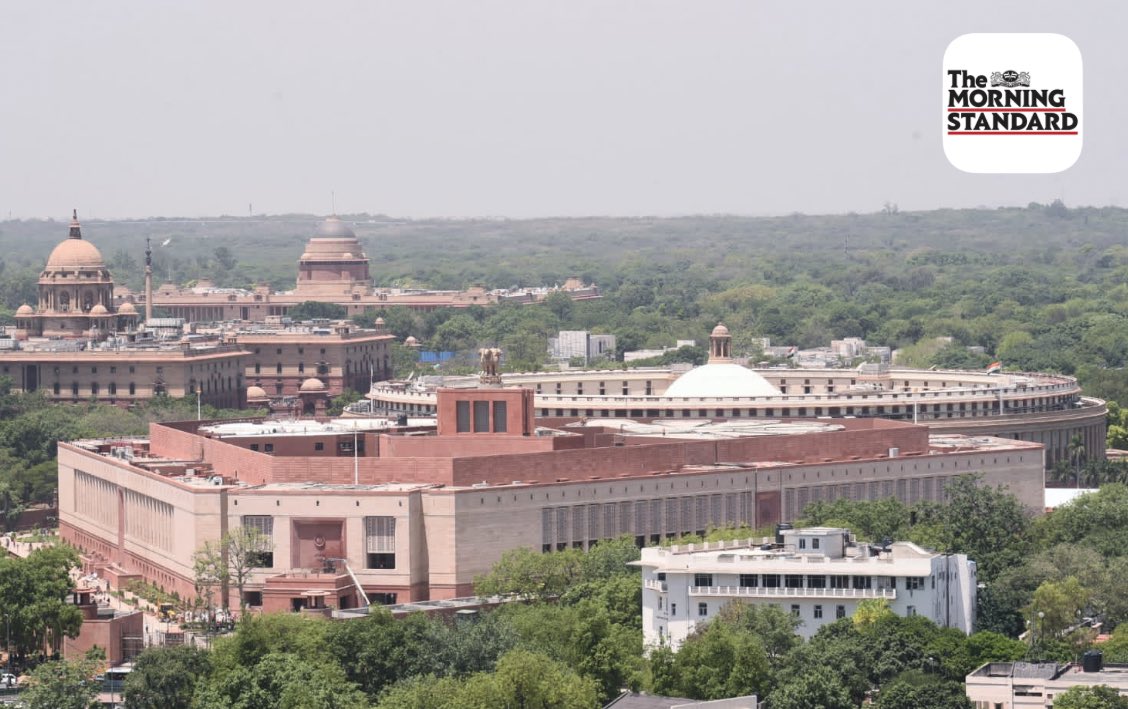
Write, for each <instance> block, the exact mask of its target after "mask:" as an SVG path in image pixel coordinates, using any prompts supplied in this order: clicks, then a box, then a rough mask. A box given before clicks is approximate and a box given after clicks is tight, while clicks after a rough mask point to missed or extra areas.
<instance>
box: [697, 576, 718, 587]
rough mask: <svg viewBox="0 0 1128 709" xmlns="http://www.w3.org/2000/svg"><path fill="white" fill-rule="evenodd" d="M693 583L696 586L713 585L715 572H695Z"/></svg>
mask: <svg viewBox="0 0 1128 709" xmlns="http://www.w3.org/2000/svg"><path fill="white" fill-rule="evenodd" d="M693 585H694V586H712V585H713V574H694V575H693Z"/></svg>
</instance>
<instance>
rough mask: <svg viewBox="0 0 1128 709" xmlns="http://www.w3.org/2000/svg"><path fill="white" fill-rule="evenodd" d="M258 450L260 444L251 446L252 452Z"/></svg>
mask: <svg viewBox="0 0 1128 709" xmlns="http://www.w3.org/2000/svg"><path fill="white" fill-rule="evenodd" d="M258 449H259V444H257V443H252V444H251V450H253V451H257V450H258Z"/></svg>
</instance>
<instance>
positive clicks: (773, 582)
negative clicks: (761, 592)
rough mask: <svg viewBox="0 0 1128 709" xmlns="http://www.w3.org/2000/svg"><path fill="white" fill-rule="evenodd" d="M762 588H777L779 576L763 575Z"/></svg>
mask: <svg viewBox="0 0 1128 709" xmlns="http://www.w3.org/2000/svg"><path fill="white" fill-rule="evenodd" d="M763 579H764V588H779V574H764V576H763Z"/></svg>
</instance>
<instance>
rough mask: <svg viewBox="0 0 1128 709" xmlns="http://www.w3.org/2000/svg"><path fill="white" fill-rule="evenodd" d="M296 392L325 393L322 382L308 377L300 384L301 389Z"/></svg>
mask: <svg viewBox="0 0 1128 709" xmlns="http://www.w3.org/2000/svg"><path fill="white" fill-rule="evenodd" d="M298 391H302V392H319V391H325V383H324V382H322V381H321V380H320V379H318V378H317V377H310V378H309V379H307V380H305V381H304V382H302V386H301V388H299V389H298Z"/></svg>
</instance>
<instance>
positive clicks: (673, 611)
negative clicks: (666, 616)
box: [670, 603, 678, 618]
mask: <svg viewBox="0 0 1128 709" xmlns="http://www.w3.org/2000/svg"><path fill="white" fill-rule="evenodd" d="M677 614H678V604H677V603H671V604H670V617H671V618H673V617H674V616H675V615H677Z"/></svg>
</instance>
